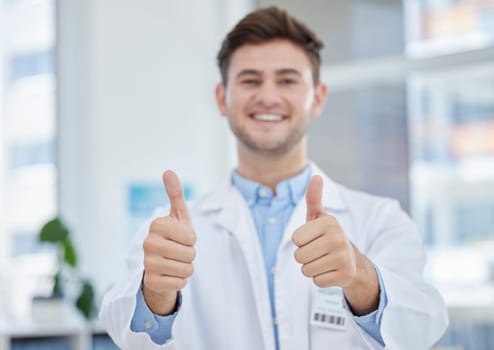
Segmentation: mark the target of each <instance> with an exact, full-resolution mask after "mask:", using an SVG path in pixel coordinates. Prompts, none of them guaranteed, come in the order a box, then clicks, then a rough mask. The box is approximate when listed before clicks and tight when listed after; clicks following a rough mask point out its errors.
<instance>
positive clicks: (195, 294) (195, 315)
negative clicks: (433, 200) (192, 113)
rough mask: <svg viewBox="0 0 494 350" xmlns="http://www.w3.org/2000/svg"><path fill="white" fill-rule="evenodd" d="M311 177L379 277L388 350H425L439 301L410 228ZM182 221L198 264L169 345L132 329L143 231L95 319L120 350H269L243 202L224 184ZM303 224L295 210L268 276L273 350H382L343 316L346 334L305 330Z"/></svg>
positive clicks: (259, 262) (265, 303)
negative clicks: (295, 239) (188, 225)
mask: <svg viewBox="0 0 494 350" xmlns="http://www.w3.org/2000/svg"><path fill="white" fill-rule="evenodd" d="M312 167H313V169H312V171H313V173H314V174H321V175H322V176H323V178H324V187H323V191H324V192H323V205H324V207H325V209H326V210H327V212H328V213H329V214H331V215H334V216H335V217H336V218H337V219H338V221H339V222H340V225H341V226H342V228H343V230H344V231H345V233H346V234H347V236H348V238H349V239H350V240H351V241H352V242H353V243H354V244H355V245H356V246H357V247H358V249H359V250H360V251H361V252H362V253H363V254H365V255H366V256H367V257H368V258H369V259H370V260H371V261H372V262H373V263H374V264H375V265H376V266H377V267H378V268H379V270H380V271H381V274H382V278H383V281H384V285H385V288H386V293H387V298H388V304H387V306H386V308H385V311H384V313H383V316H382V323H381V334H382V337H383V340H384V342H385V344H386V349H396V350H402V349H403V350H405V349H411V350H421V349H430V348H431V346H432V345H433V344H434V343H435V342H436V341H437V340H438V339H439V338H440V336H441V335H442V334H443V332H444V331H445V329H446V327H447V324H448V319H447V314H446V308H445V306H444V303H443V300H442V299H441V297H440V295H439V294H438V293H437V292H436V291H435V290H434V289H433V288H432V287H431V286H430V285H428V284H426V283H425V282H424V280H423V277H422V270H423V265H424V252H423V246H422V240H421V237H420V235H419V233H418V231H417V229H416V226H415V224H414V223H413V222H412V221H411V220H410V219H409V217H408V216H407V215H406V214H405V213H404V212H403V211H402V210H401V209H400V207H399V205H398V203H397V202H396V201H393V200H389V199H384V198H378V197H374V196H370V195H367V194H363V193H360V192H356V191H352V190H349V189H347V188H345V187H343V186H341V185H339V184H336V183H335V182H333V181H331V180H330V179H328V178H327V177H326V176H325V175H324V174H322V173H321V171H320V170H319V169H318V168H317V167H316V166H315V165H312ZM190 211H191V217H192V222H193V225H194V228H195V230H196V234H197V243H196V252H197V255H196V259H195V261H194V274H193V276H192V277H191V278H190V279H189V281H188V283H187V285H186V287H185V288H184V289H183V291H182V293H183V294H182V295H183V304H182V307H181V309H180V311H179V313H178V315H177V318H176V320H175V323H174V326H173V330H172V335H173V337H172V339H171V340H169V341H168V342H167V343H166V344H164V345H162V346H159V345H156V344H154V343H153V341H152V340H151V339H150V337H149V336H148V335H147V334H146V333H135V332H133V331H131V329H130V322H131V319H132V316H133V312H134V308H135V302H136V294H137V291H138V288H139V287H140V284H141V278H142V273H143V252H142V240H143V239H144V237H145V236H146V234H147V231H148V227H149V225H144V227H143V229H142V230H141V232H140V233H139V237H138V239H137V241H136V244H135V245H134V246H133V248H132V251H131V254H130V256H129V259H128V275H127V278H126V279H125V280H124V281H121V282H119V283H118V284H116V285H115V286H114V287H113V288H112V289H111V290H110V291H109V292H108V293H107V295H106V296H105V298H104V300H103V304H102V307H101V311H100V318H101V320H102V321H103V323H104V325H105V327H106V329H107V330H108V332H109V334H110V335H111V337H112V338H113V340H114V341H115V343H116V344H117V345H118V346H119V347H121V348H123V349H193V350H233V349H235V350H254V349H255V350H262V349H265V350H274V349H275V340H274V335H273V320H272V317H271V310H270V300H269V294H268V286H267V278H266V273H265V269H264V261H263V255H262V251H261V246H260V244H259V241H258V236H257V234H256V231H255V225H254V223H253V220H252V218H251V214H250V211H249V208H248V206H247V204H246V202H245V201H244V199H243V197H242V196H241V194H240V193H239V192H238V190H237V189H236V188H235V187H234V186H232V185H231V183H230V181H228V183H225V185H224V186H222V187H221V188H219V189H218V190H216V191H215V192H212V193H211V194H210V195H208V196H206V197H204V198H203V199H201V200H199V201H198V202H196V203H195V204H194V205H192V206H191V207H190ZM160 215H167V212H165V211H162V212H161V213H160ZM305 217H306V204H305V201H304V200H301V201H300V202H299V203H298V205H297V206H296V208H295V210H294V213H293V215H292V217H291V219H290V221H289V222H288V224H287V226H286V229H285V233H284V236H283V239H282V242H281V244H280V247H279V250H278V257H277V262H276V268H275V271H274V272H273V273H274V285H275V304H276V314H277V320H276V322H277V324H278V330H279V346H280V350H303V349H312V350H323V349H324V350H328V349H337V350H345V349H381V348H382V347H381V346H380V345H379V344H378V343H377V342H376V341H374V339H372V338H371V337H370V336H369V335H368V334H367V333H366V332H365V331H363V330H362V329H361V328H360V327H359V326H358V325H357V324H356V323H355V321H354V320H353V318H352V316H351V314H350V311H349V310H347V311H346V312H347V313H348V319H349V321H350V322H349V325H348V328H347V329H346V330H345V331H341V330H331V329H327V328H321V327H320V326H314V325H310V323H309V317H310V311H311V304H312V301H313V300H312V299H313V292H314V290H315V288H316V287H315V285H314V284H313V283H312V280H311V279H309V278H307V277H305V276H304V275H303V274H302V272H301V270H300V269H301V266H300V265H299V264H298V263H297V262H296V261H295V259H294V256H293V254H294V251H295V248H296V247H295V245H294V244H293V243H292V241H291V236H292V233H293V232H294V230H295V229H296V228H298V227H299V226H301V225H302V224H304V223H305Z"/></svg>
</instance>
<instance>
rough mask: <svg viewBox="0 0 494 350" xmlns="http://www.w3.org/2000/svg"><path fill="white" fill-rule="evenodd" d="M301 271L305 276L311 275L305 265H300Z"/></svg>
mask: <svg viewBox="0 0 494 350" xmlns="http://www.w3.org/2000/svg"><path fill="white" fill-rule="evenodd" d="M302 273H303V275H304V276H305V277H312V273H311V271H310V268H308V267H307V265H302Z"/></svg>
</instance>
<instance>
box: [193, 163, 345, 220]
mask: <svg viewBox="0 0 494 350" xmlns="http://www.w3.org/2000/svg"><path fill="white" fill-rule="evenodd" d="M310 167H311V171H312V175H320V176H321V177H322V178H323V196H322V202H323V206H324V208H325V209H326V210H328V211H343V210H346V209H347V206H346V203H345V202H344V201H343V199H342V198H341V193H340V190H339V186H340V185H338V184H337V183H336V182H334V181H333V180H331V179H330V178H329V177H328V176H326V174H324V172H323V171H322V170H321V169H319V167H318V166H317V165H316V164H314V163H313V162H311V163H310ZM232 171H233V170H232ZM231 178H232V174H231V173H230V175H229V176H228V178H227V179H226V180H224V181H223V183H222V184H221V186H220V187H219V188H218V189H217V190H216V191H214V192H213V193H211V194H210V195H209V196H206V198H204V199H203V200H202V201H201V202H200V203H198V204H197V207H196V208H197V209H198V210H199V211H201V212H204V213H206V212H214V211H220V210H223V209H227V208H228V207H229V205H231V204H232V203H238V201H244V199H243V197H242V195H241V194H240V192H239V191H238V190H237V189H236V187H235V186H234V185H233V184H232V180H231ZM301 200H305V199H301ZM246 205H247V204H246ZM226 211H227V212H229V213H231V211H230V210H226ZM229 216H230V217H231V219H233V218H234V217H235V215H229Z"/></svg>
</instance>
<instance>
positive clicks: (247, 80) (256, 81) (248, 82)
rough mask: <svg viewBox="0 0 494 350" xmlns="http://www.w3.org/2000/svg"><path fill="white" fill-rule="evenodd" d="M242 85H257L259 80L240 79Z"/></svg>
mask: <svg viewBox="0 0 494 350" xmlns="http://www.w3.org/2000/svg"><path fill="white" fill-rule="evenodd" d="M240 84H242V85H259V80H256V79H244V80H241V81H240Z"/></svg>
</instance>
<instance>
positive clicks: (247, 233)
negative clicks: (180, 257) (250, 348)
mask: <svg viewBox="0 0 494 350" xmlns="http://www.w3.org/2000/svg"><path fill="white" fill-rule="evenodd" d="M210 204H213V203H210ZM213 207H216V208H218V209H219V213H218V214H217V218H216V223H217V224H218V225H220V226H221V227H223V228H224V229H226V230H227V231H228V232H229V234H231V235H232V238H233V239H235V240H236V241H237V242H238V246H239V248H240V251H241V252H242V256H239V259H243V260H244V262H245V264H246V265H247V269H248V271H249V276H247V277H248V281H247V284H248V285H250V287H251V288H252V292H253V294H254V297H255V301H256V310H257V315H258V320H259V328H260V329H262V333H263V341H264V346H265V349H274V335H273V332H272V319H271V309H270V304H269V303H270V301H269V294H268V286H267V279H266V276H265V274H266V273H265V269H264V257H263V254H262V250H261V247H260V244H259V239H258V237H257V233H256V227H255V224H254V221H253V219H252V215H251V213H250V209H249V207H248V206H247V203H246V202H245V200H244V198H243V197H242V195H241V194H240V192H239V191H238V190H237V189H236V188H235V187H234V186H232V185H231V184H230V183H227V184H225V187H224V189H222V190H220V192H219V195H218V196H217V197H216V201H215V203H214V205H213Z"/></svg>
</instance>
